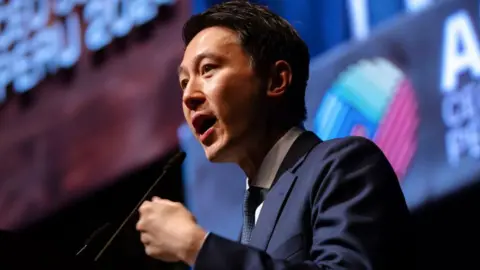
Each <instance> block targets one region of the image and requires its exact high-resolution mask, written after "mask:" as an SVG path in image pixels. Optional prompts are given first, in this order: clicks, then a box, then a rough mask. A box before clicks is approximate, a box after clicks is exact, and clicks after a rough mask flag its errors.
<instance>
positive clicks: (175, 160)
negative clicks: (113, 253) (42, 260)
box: [76, 151, 186, 262]
mask: <svg viewBox="0 0 480 270" xmlns="http://www.w3.org/2000/svg"><path fill="white" fill-rule="evenodd" d="M185 157H186V154H185V152H183V151H179V152H178V153H177V154H175V156H173V157H172V158H171V159H170V160H169V161H168V163H167V165H165V167H164V168H163V171H162V173H161V174H160V176H159V177H158V178H157V179H156V180H155V182H154V183H153V184H152V185H151V186H150V188H149V189H148V190H147V191H146V192H145V194H144V195H143V197H142V199H141V200H140V201H139V202H138V203H137V205H136V206H135V207H134V208H133V209H132V211H131V212H130V214H128V216H127V217H126V218H125V219H124V220H123V222H122V223H121V224H120V226H118V228H117V230H115V232H114V233H113V235H112V236H111V237H110V238H109V239H108V241H107V242H106V243H105V245H104V246H103V247H102V249H101V250H100V251H99V252H98V253H97V255H96V256H95V258H94V262H98V260H99V259H100V258H101V257H102V255H103V254H104V253H105V251H106V250H107V248H108V247H109V246H110V245H111V243H112V242H113V240H115V238H116V237H117V235H118V234H119V233H120V231H122V229H123V227H124V226H125V224H127V222H128V221H129V220H130V219H131V217H132V216H133V215H134V214H135V212H137V211H138V208H139V207H140V206H141V205H142V203H143V202H144V201H145V200H146V198H147V197H148V196H149V195H150V193H151V192H152V190H153V189H154V188H155V187H156V186H157V185H158V183H159V182H160V181H161V179H162V178H163V177H164V176H165V175H166V174H167V172H168V170H169V169H170V168H171V167H172V166H173V165H176V164H181V163H182V162H183V160H184V159H185ZM107 226H108V224H105V225H103V226H102V227H100V228H99V229H97V230H95V232H94V233H93V234H92V236H90V237H89V239H88V240H87V241H86V242H85V245H84V246H83V247H82V248H81V249H80V250H79V251H78V252H77V254H76V256H79V255H80V254H81V253H82V252H83V251H84V250H85V249H86V248H87V246H88V244H89V243H90V242H91V241H92V239H93V238H94V237H95V236H96V235H98V234H99V232H100V231H103V230H104V229H105V228H106V227H107Z"/></svg>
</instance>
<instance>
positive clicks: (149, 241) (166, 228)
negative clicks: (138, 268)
mask: <svg viewBox="0 0 480 270" xmlns="http://www.w3.org/2000/svg"><path fill="white" fill-rule="evenodd" d="M139 212H140V219H139V220H138V222H137V230H138V231H139V232H140V239H141V241H142V243H143V245H144V246H145V253H146V254H147V255H148V256H150V257H153V258H156V259H160V260H163V261H167V262H177V261H183V262H185V263H187V264H189V265H193V264H194V263H195V260H196V258H197V255H198V252H199V251H200V248H201V247H202V244H203V242H204V240H205V237H206V235H207V233H206V232H205V231H204V230H203V229H202V228H201V227H200V226H199V225H198V224H197V223H196V221H195V217H194V216H193V215H192V214H191V213H190V212H189V211H188V210H187V209H186V208H185V207H184V206H183V205H182V204H180V203H176V202H172V201H169V200H163V199H160V198H158V197H153V199H152V201H145V202H144V203H143V204H142V205H141V206H140V208H139Z"/></svg>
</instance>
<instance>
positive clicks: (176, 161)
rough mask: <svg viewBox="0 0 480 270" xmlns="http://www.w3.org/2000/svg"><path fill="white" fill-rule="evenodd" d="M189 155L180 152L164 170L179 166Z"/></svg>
mask: <svg viewBox="0 0 480 270" xmlns="http://www.w3.org/2000/svg"><path fill="white" fill-rule="evenodd" d="M186 156H187V154H186V153H185V152H183V151H181V150H180V151H178V153H176V154H175V155H174V156H173V157H172V158H171V159H170V160H169V161H168V162H167V165H165V167H164V170H168V169H170V167H172V166H174V165H177V164H182V162H183V161H184V160H185V157H186Z"/></svg>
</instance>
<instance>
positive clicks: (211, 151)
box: [203, 144, 229, 163]
mask: <svg viewBox="0 0 480 270" xmlns="http://www.w3.org/2000/svg"><path fill="white" fill-rule="evenodd" d="M225 150H226V147H225V146H224V145H217V144H213V145H210V146H203V151H204V152H205V156H206V157H207V159H208V160H209V161H210V162H213V163H223V162H229V160H228V158H227V155H226V152H227V151H225Z"/></svg>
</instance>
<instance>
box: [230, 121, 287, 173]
mask: <svg viewBox="0 0 480 270" xmlns="http://www.w3.org/2000/svg"><path fill="white" fill-rule="evenodd" d="M288 130H289V129H281V128H280V129H268V130H265V131H264V132H263V133H261V134H256V135H257V136H254V137H255V138H254V139H252V140H250V141H249V144H248V146H246V147H244V149H243V151H242V152H243V155H242V158H241V159H239V161H238V162H237V163H238V165H239V166H240V168H241V169H242V170H243V171H244V173H245V175H246V176H247V177H248V179H250V181H252V179H254V178H255V177H256V175H257V172H258V170H259V169H260V166H261V165H262V162H263V159H264V158H265V156H266V155H267V154H268V152H269V151H270V149H272V147H273V146H274V145H275V143H276V142H277V141H278V140H279V139H280V138H281V137H282V136H283V135H285V133H287V131H288Z"/></svg>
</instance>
